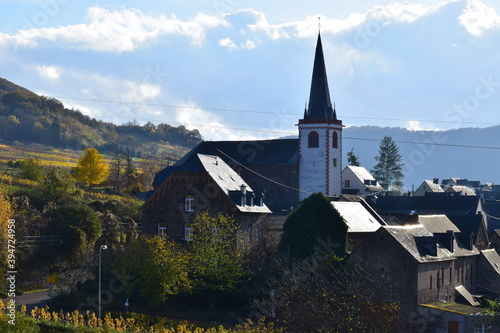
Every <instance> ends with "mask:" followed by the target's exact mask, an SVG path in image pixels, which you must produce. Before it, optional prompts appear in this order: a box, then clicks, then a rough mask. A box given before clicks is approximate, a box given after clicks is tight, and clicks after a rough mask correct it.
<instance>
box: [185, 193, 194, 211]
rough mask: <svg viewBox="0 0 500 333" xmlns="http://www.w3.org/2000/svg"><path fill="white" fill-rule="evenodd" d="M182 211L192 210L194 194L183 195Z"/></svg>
mask: <svg viewBox="0 0 500 333" xmlns="http://www.w3.org/2000/svg"><path fill="white" fill-rule="evenodd" d="M184 211H185V212H186V213H192V212H194V195H192V194H188V195H186V196H185V197H184Z"/></svg>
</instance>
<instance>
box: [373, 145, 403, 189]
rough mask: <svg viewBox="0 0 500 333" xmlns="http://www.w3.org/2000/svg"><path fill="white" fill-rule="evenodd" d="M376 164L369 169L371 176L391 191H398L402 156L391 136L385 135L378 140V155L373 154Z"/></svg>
mask: <svg viewBox="0 0 500 333" xmlns="http://www.w3.org/2000/svg"><path fill="white" fill-rule="evenodd" d="M375 159H376V160H377V162H378V163H377V164H376V165H375V166H374V167H373V169H372V170H371V173H372V174H373V177H375V179H377V180H378V182H379V183H380V184H382V186H384V187H385V188H386V189H388V190H391V191H399V189H400V188H401V187H402V186H403V179H404V174H403V166H404V163H402V159H403V158H402V156H401V154H400V153H399V147H398V146H397V145H396V143H395V142H394V141H393V140H392V137H390V136H385V137H384V138H383V139H382V141H381V142H380V146H379V149H378V156H375Z"/></svg>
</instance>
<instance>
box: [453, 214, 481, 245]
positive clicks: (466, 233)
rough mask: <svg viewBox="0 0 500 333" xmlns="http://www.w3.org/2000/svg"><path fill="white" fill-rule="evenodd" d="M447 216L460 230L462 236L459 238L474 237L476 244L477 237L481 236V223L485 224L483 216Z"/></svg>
mask: <svg viewBox="0 0 500 333" xmlns="http://www.w3.org/2000/svg"><path fill="white" fill-rule="evenodd" d="M447 216H448V218H449V219H450V220H451V222H453V224H454V225H456V226H457V228H458V229H460V232H461V234H462V235H459V238H463V239H467V238H468V237H471V235H473V237H474V242H475V240H476V238H477V235H478V234H479V228H480V227H481V223H483V222H482V215H480V214H475V215H467V214H463V215H455V214H448V215H447Z"/></svg>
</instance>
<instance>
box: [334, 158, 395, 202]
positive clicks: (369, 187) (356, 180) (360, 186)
mask: <svg viewBox="0 0 500 333" xmlns="http://www.w3.org/2000/svg"><path fill="white" fill-rule="evenodd" d="M342 181H343V187H342V194H354V195H363V196H366V195H377V194H379V193H381V192H386V191H387V190H386V189H384V188H383V187H382V185H380V184H379V183H378V182H377V180H376V179H375V178H373V176H372V175H371V174H370V173H369V172H368V170H366V169H365V168H364V167H362V166H353V165H348V166H346V167H345V168H344V170H343V171H342Z"/></svg>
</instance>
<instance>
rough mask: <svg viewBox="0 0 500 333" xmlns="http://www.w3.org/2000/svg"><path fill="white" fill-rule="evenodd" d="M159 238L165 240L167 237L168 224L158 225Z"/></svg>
mask: <svg viewBox="0 0 500 333" xmlns="http://www.w3.org/2000/svg"><path fill="white" fill-rule="evenodd" d="M158 236H160V237H162V238H165V237H167V224H166V223H158Z"/></svg>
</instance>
